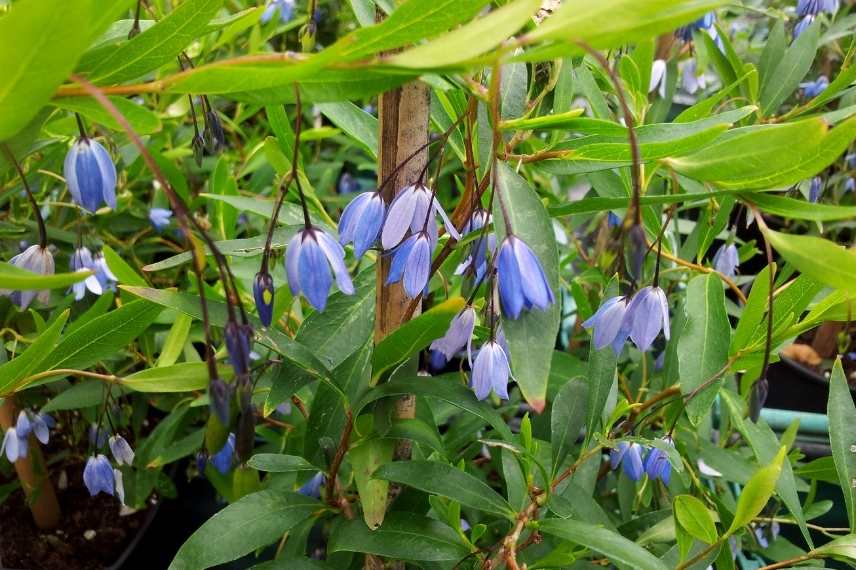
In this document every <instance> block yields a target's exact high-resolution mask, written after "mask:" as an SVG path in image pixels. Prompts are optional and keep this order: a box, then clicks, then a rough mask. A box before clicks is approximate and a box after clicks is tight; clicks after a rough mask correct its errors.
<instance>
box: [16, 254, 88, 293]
mask: <svg viewBox="0 0 856 570" xmlns="http://www.w3.org/2000/svg"><path fill="white" fill-rule="evenodd" d="M90 275H92V272H91V271H80V272H77V271H75V272H73V273H54V274H52V275H41V274H38V273H33V272H32V271H27V270H26V269H21V268H20V267H16V266H14V265H12V264H10V263H6V262H2V261H0V288H2V289H11V290H13V291H30V290H33V289H62V288H64V287H68V286H69V285H72V284H74V283H77V282H78V281H83V280H84V279H86V278H87V277H89V276H90Z"/></svg>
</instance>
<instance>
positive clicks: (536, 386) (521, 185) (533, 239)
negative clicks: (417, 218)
mask: <svg viewBox="0 0 856 570" xmlns="http://www.w3.org/2000/svg"><path fill="white" fill-rule="evenodd" d="M498 182H499V184H498V186H497V190H498V191H499V195H498V197H497V199H496V200H495V203H494V212H493V216H494V219H495V220H497V222H496V223H495V224H494V227H495V228H496V234H497V236H496V238H497V244H501V243H502V241H503V239H504V238H505V237H506V233H505V232H506V228H505V223H500V222H499V220H503V221H504V222H506V223H508V224H510V225H511V228H512V230H513V231H514V233H515V235H516V236H517V237H518V238H520V239H521V240H523V241H524V242H526V244H527V245H528V246H529V247H530V248H532V251H533V252H535V255H537V256H538V259H539V260H540V261H541V266H542V267H543V269H544V274H545V275H546V277H547V283H548V284H549V286H550V289H551V290H552V291H553V294H554V295H555V296H556V302H555V303H553V304H552V305H550V306H549V307H547V309H546V310H544V311H540V310H538V309H533V310H530V311H524V312H523V314H521V315H520V317H519V318H517V319H509V318H503V319H502V327H503V331H504V332H505V338H506V340H507V341H508V348H509V351H510V352H511V354H509V357H510V360H511V367H512V369H513V370H514V378H515V380H517V385H518V386H520V391H521V392H522V393H523V397H524V398H525V399H526V401H527V402H528V403H529V405H531V406H532V408H533V409H534V410H535V411H536V412H538V413H540V412H541V411H542V410H543V409H544V406H545V398H546V396H547V380H548V378H549V376H550V359H551V357H552V353H553V347H554V346H555V344H556V335H557V334H558V332H559V301H560V295H559V276H558V266H559V253H558V248H557V246H556V237H555V234H554V233H553V224H552V222H551V221H550V216H549V215H548V214H547V210H546V208H544V205H543V204H542V203H541V200H539V199H538V195H537V194H536V193H535V191H534V189H532V188H531V187H530V186H529V184H528V183H527V182H526V180H524V179H523V178H521V177H520V176H518V175H517V174H516V173H515V172H514V170H512V168H511V167H510V166H508V165H507V164H506V163H504V162H501V163H499V172H498ZM503 204H504V209H505V211H507V212H508V214H509V218H510V219H508V220H504V215H503V206H502V205H503ZM497 247H499V245H498V246H497Z"/></svg>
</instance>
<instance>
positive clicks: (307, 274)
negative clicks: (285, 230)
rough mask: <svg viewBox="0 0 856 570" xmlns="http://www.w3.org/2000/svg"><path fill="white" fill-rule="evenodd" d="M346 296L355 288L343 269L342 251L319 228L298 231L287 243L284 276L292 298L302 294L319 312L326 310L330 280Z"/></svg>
mask: <svg viewBox="0 0 856 570" xmlns="http://www.w3.org/2000/svg"><path fill="white" fill-rule="evenodd" d="M331 268H332V271H333V273H334V274H335V276H336V285H338V287H339V290H340V291H341V292H342V293H344V294H345V295H353V294H354V284H353V283H352V282H351V276H350V275H349V274H348V268H347V267H346V266H345V250H343V249H342V246H341V245H339V244H338V243H337V242H336V241H335V240H334V239H333V238H331V237H330V236H329V235H327V233H326V232H324V231H323V230H320V229H318V228H307V229H303V230H300V231H299V232H297V234H296V235H295V236H294V237H293V238H292V239H291V241H290V242H289V243H288V249H287V251H286V255H285V272H286V275H287V276H288V287H289V289H291V294H292V295H294V296H297V295H299V294H300V293H303V295H304V296H305V297H306V299H307V300H308V301H309V303H310V304H311V305H312V306H313V307H315V309H316V310H318V311H323V310H324V308H325V307H326V306H327V296H328V295H329V294H330V287H331V285H332V280H331V276H330V270H331Z"/></svg>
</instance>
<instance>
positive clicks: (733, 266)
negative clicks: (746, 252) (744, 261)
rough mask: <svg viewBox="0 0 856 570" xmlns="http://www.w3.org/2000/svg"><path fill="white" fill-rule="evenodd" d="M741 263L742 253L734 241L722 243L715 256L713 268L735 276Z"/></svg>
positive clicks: (728, 275)
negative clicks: (738, 250)
mask: <svg viewBox="0 0 856 570" xmlns="http://www.w3.org/2000/svg"><path fill="white" fill-rule="evenodd" d="M739 265H740V254H739V253H738V252H737V246H736V245H734V244H733V243H729V244H722V245H721V246H720V247H719V249H718V250H716V253H715V254H714V256H713V268H714V269H716V270H717V271H718V272H720V273H722V274H723V275H725V276H726V277H734V275H735V274H736V273H737V267H738V266H739Z"/></svg>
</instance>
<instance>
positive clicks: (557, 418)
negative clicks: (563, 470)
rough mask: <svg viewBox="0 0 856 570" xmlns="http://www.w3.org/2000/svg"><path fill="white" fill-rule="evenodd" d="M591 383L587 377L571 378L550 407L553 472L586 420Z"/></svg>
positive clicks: (573, 442)
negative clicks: (589, 383)
mask: <svg viewBox="0 0 856 570" xmlns="http://www.w3.org/2000/svg"><path fill="white" fill-rule="evenodd" d="M588 392H589V385H588V382H587V379H586V378H582V377H579V376H578V377H575V378H571V379H570V380H569V381H568V382H567V383H565V385H564V386H562V387H561V388H560V389H559V393H558V394H556V398H555V399H554V400H553V405H552V407H551V408H550V432H551V434H552V435H551V437H550V444H551V446H552V448H553V474H554V475H555V474H556V473H557V472H558V470H559V468H560V467H561V465H562V462H564V460H565V457H567V456H568V452H569V451H570V450H571V448H572V447H573V446H574V444H575V443H576V441H577V438H578V437H579V435H580V430H581V429H582V427H583V426H584V425H585V421H586V416H587V413H586V405H587V404H588Z"/></svg>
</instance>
